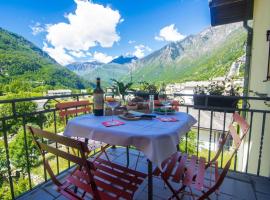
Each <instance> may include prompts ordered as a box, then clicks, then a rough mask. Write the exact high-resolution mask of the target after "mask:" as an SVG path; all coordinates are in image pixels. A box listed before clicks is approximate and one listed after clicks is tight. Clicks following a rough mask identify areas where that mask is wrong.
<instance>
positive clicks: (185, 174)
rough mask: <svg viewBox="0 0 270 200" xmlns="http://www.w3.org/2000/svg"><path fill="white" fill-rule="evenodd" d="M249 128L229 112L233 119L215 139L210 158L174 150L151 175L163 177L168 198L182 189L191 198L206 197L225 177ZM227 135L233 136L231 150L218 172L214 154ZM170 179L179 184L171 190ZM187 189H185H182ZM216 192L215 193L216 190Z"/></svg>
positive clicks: (177, 197)
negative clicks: (167, 189)
mask: <svg viewBox="0 0 270 200" xmlns="http://www.w3.org/2000/svg"><path fill="white" fill-rule="evenodd" d="M235 124H237V125H238V126H239V127H240V129H241V131H242V136H239V135H238V134H237V131H236V129H235V126H234V125H235ZM248 130H249V125H248V123H247V122H246V121H245V120H244V118H242V117H241V116H240V115H239V114H238V113H234V114H233V121H232V123H231V124H230V125H229V131H228V132H227V133H226V134H225V135H222V137H221V138H220V141H219V149H218V151H217V153H216V155H215V156H214V158H213V159H212V160H211V161H210V162H206V158H204V157H200V158H198V157H197V156H195V155H192V156H189V155H187V154H181V153H180V152H176V153H175V154H173V155H172V156H171V157H169V158H168V159H166V160H165V161H164V162H163V163H162V165H161V167H162V171H161V170H160V169H158V168H157V169H155V170H154V172H153V174H154V175H155V176H159V175H161V177H162V179H163V180H164V182H165V184H166V185H167V186H168V187H169V189H170V190H171V191H172V193H173V195H172V196H171V197H170V198H169V199H172V198H176V199H181V198H180V197H179V196H178V194H179V193H182V195H184V194H188V195H191V196H192V197H193V199H195V197H198V199H200V200H201V199H209V196H210V195H211V194H212V193H214V192H217V191H218V189H219V187H220V186H221V184H222V182H223V180H224V179H225V177H226V175H227V172H228V170H229V168H230V165H231V162H232V159H233V158H234V156H235V154H236V153H237V150H238V149H239V147H240V145H241V143H242V140H243V139H244V137H245V136H246V134H247V132H248ZM229 135H230V136H231V137H232V138H233V141H234V150H233V152H232V153H231V155H230V157H229V160H228V161H227V163H226V164H225V167H224V168H223V170H222V171H221V173H219V171H218V158H219V156H220V154H221V152H222V149H223V146H224V144H225V142H226V140H227V138H228V137H229ZM207 170H208V171H209V174H208V175H209V176H210V177H209V176H208V178H209V180H208V181H209V184H208V185H207V184H206V182H207V180H206V172H207ZM170 181H173V182H176V183H179V184H180V185H181V187H180V188H179V189H177V190H175V189H174V188H173V187H172V184H171V183H170ZM186 189H189V192H187V191H186ZM193 189H195V190H197V191H199V192H201V195H197V194H195V193H193ZM216 194H217V193H216Z"/></svg>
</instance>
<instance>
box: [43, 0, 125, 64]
mask: <svg viewBox="0 0 270 200" xmlns="http://www.w3.org/2000/svg"><path fill="white" fill-rule="evenodd" d="M74 1H75V3H76V4H77V8H76V10H75V12H74V13H68V14H65V17H66V19H67V21H68V22H59V23H57V24H50V25H49V26H47V32H48V33H47V35H46V40H47V43H48V44H49V45H50V46H51V48H49V51H50V52H54V51H56V50H57V51H59V49H62V50H64V53H65V54H67V53H68V52H69V51H71V52H70V53H71V54H72V55H73V56H74V55H75V54H76V55H75V56H76V57H77V55H79V54H78V52H81V51H87V50H89V49H90V48H91V47H95V46H101V47H112V46H113V44H114V43H115V42H118V41H119V40H120V36H119V35H118V33H117V32H116V26H117V25H118V24H119V23H121V22H123V19H121V16H120V13H119V12H118V11H117V10H113V9H111V8H110V7H108V6H106V7H105V6H103V5H99V4H95V3H93V2H92V1H87V0H74ZM52 48H53V49H54V51H52V50H51V49H52ZM45 49H48V47H47V48H45ZM50 52H48V53H49V54H50V55H51V56H52V57H53V58H54V59H56V60H57V61H59V62H60V60H61V61H63V58H64V57H63V56H62V57H61V58H58V57H56V56H58V54H51V53H50ZM74 52H77V53H75V54H74ZM65 57H66V58H69V57H68V55H66V56H65ZM62 63H63V62H62Z"/></svg>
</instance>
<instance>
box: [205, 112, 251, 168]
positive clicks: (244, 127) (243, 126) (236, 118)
mask: <svg viewBox="0 0 270 200" xmlns="http://www.w3.org/2000/svg"><path fill="white" fill-rule="evenodd" d="M234 124H237V125H238V126H239V128H240V130H241V132H242V136H241V137H240V136H239V135H238V134H237V130H236V128H235V126H234ZM248 130H249V124H248V123H247V122H246V120H245V119H244V118H243V117H241V116H240V115H239V114H238V113H234V114H233V117H232V122H231V123H230V125H229V131H228V132H227V133H224V134H221V137H220V139H219V147H218V150H217V152H216V154H215V156H214V157H213V159H212V160H211V161H210V162H209V163H208V164H207V165H206V168H208V167H209V166H210V165H211V164H212V163H215V162H216V161H217V160H218V158H219V156H220V154H221V152H222V150H223V147H224V145H225V143H226V141H227V139H228V137H229V135H231V136H232V138H233V141H234V145H235V151H237V150H238V148H239V147H240V145H241V142H242V140H243V139H244V137H245V136H246V134H247V133H248Z"/></svg>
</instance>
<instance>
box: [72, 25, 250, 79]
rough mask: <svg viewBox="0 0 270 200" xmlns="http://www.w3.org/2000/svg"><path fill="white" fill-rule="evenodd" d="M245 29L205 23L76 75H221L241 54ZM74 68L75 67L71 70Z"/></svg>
mask: <svg viewBox="0 0 270 200" xmlns="http://www.w3.org/2000/svg"><path fill="white" fill-rule="evenodd" d="M245 41H246V32H245V30H244V28H243V27H242V24H241V23H234V24H229V25H223V26H217V27H208V28H205V29H204V30H202V31H201V32H199V33H198V34H193V35H189V36H187V37H186V38H185V39H183V40H181V41H177V42H171V43H169V44H167V45H165V46H163V47H162V48H160V49H158V50H156V51H154V52H152V53H151V54H149V55H147V56H145V57H144V58H141V59H137V60H136V61H134V62H131V63H128V64H114V63H108V64H103V65H100V66H97V67H96V68H95V69H92V71H87V73H84V72H82V71H81V72H80V75H81V76H82V77H84V78H86V79H87V80H89V79H91V77H93V76H100V77H102V76H103V77H105V78H103V79H104V81H107V82H108V81H110V78H111V76H112V74H114V76H115V75H116V78H118V79H119V80H124V81H129V80H130V76H131V74H132V78H133V80H135V81H136V82H141V81H148V82H168V83H171V82H183V81H193V80H209V79H211V78H214V77H218V76H225V75H226V73H228V71H229V68H230V66H231V64H232V63H233V62H234V61H236V60H237V59H238V58H239V57H241V56H242V55H244V53H245V50H244V46H245ZM75 72H76V71H75Z"/></svg>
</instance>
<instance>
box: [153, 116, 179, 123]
mask: <svg viewBox="0 0 270 200" xmlns="http://www.w3.org/2000/svg"><path fill="white" fill-rule="evenodd" d="M157 119H158V120H160V121H162V122H177V121H179V120H178V119H176V118H175V117H157Z"/></svg>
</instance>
